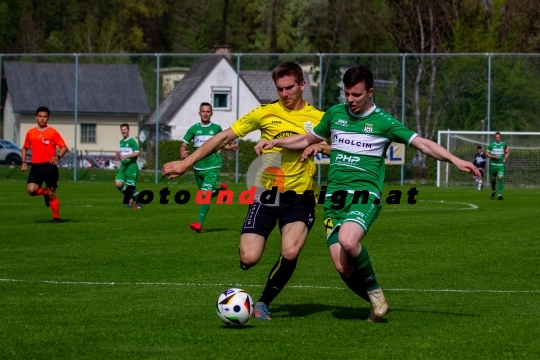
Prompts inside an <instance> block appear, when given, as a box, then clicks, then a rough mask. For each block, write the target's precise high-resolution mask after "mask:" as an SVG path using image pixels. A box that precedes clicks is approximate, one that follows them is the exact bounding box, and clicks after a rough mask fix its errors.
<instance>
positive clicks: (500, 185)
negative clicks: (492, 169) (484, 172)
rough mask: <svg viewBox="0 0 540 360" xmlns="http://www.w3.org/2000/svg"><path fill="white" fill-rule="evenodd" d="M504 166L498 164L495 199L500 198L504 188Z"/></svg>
mask: <svg viewBox="0 0 540 360" xmlns="http://www.w3.org/2000/svg"><path fill="white" fill-rule="evenodd" d="M504 168H505V166H504V165H503V166H499V171H498V172H497V199H498V200H502V199H503V196H502V193H503V189H504V170H505V169H504Z"/></svg>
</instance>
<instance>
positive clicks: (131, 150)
mask: <svg viewBox="0 0 540 360" xmlns="http://www.w3.org/2000/svg"><path fill="white" fill-rule="evenodd" d="M120 132H121V134H122V140H120V151H119V152H117V153H116V158H117V159H119V160H120V167H119V168H118V171H117V172H116V179H115V180H114V185H115V186H116V188H117V189H118V190H119V191H120V192H121V193H122V194H124V204H128V207H131V206H132V201H135V206H133V208H134V209H135V210H138V209H141V208H142V206H141V204H140V203H139V192H138V191H137V188H136V186H137V177H138V176H139V167H138V166H137V157H139V144H137V141H136V140H135V139H134V138H132V137H131V136H129V125H128V124H126V123H124V124H122V125H120ZM126 200H128V202H127V201H126Z"/></svg>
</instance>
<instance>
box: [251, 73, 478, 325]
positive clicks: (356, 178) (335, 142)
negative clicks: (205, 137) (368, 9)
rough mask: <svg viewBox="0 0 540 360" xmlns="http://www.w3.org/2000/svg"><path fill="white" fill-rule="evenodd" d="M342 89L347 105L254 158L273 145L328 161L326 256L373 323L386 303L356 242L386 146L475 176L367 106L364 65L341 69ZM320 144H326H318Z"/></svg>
mask: <svg viewBox="0 0 540 360" xmlns="http://www.w3.org/2000/svg"><path fill="white" fill-rule="evenodd" d="M343 84H344V86H343V88H344V92H345V98H346V99H347V102H346V103H343V104H338V105H335V106H333V107H331V108H330V109H329V110H328V111H326V113H325V115H324V116H323V118H322V120H321V122H320V123H319V125H317V126H316V127H315V128H314V129H313V130H312V131H311V132H310V133H307V134H305V135H295V136H291V137H287V138H283V139H275V140H266V141H261V142H259V144H257V146H256V147H255V151H256V152H257V153H258V154H260V152H261V150H264V149H269V148H272V147H274V146H277V147H282V148H286V149H304V148H305V151H304V153H303V155H302V159H306V158H307V157H309V156H311V155H314V154H316V153H318V152H323V153H325V154H326V155H329V156H330V170H329V173H328V187H327V194H326V198H325V203H324V226H325V228H326V242H327V244H328V247H329V251H330V257H331V258H332V261H333V262H334V266H335V268H336V270H337V271H338V272H339V274H340V275H341V277H342V279H343V281H344V282H345V284H347V286H348V287H349V288H350V289H351V290H352V291H354V292H355V293H356V294H357V295H359V296H360V297H362V298H363V299H365V300H367V301H369V302H370V303H371V313H370V315H369V317H368V321H373V322H378V321H380V320H381V318H382V316H384V315H385V314H386V312H387V311H388V303H387V301H386V298H385V296H384V294H383V292H382V290H381V288H380V286H379V283H378V282H377V279H376V278H375V273H374V271H373V266H372V265H371V261H370V258H369V255H368V252H367V250H366V248H365V247H364V246H362V243H361V242H362V239H363V238H364V236H365V235H366V233H367V232H368V230H369V227H370V225H371V224H372V223H373V221H374V220H375V219H376V218H377V215H378V214H379V211H380V210H381V200H380V199H381V192H382V188H383V183H384V175H385V162H384V156H385V154H386V150H387V149H388V146H389V145H390V143H391V142H399V143H404V144H407V145H412V146H413V147H415V148H417V149H418V150H419V151H421V152H422V153H424V154H426V155H429V156H432V157H434V158H435V159H437V160H440V161H446V162H450V163H453V164H454V165H456V166H457V167H458V169H460V170H461V171H465V172H472V173H475V174H476V175H479V172H478V170H477V169H476V167H475V166H474V165H473V164H472V163H470V162H468V161H464V160H461V159H459V158H457V157H456V156H454V155H452V154H451V153H449V152H448V151H447V150H446V149H444V148H443V147H441V146H439V145H438V144H436V143H434V142H433V141H430V140H428V139H424V138H422V137H420V136H418V134H416V133H415V132H414V131H411V130H409V129H407V128H406V127H404V126H403V125H402V124H401V123H400V122H399V121H398V120H396V119H395V118H393V117H392V116H391V115H390V114H388V113H386V112H385V111H384V110H383V109H381V108H379V107H377V106H376V105H375V104H373V103H372V102H371V97H372V95H373V74H372V73H371V71H370V70H369V69H368V68H367V67H366V66H365V65H360V66H357V67H355V68H351V69H349V70H347V72H346V73H345V75H344V76H343ZM323 140H329V141H330V142H331V145H322V144H319V143H320V142H321V141H323ZM312 144H313V145H312ZM310 145H311V146H310ZM358 195H359V196H358ZM360 200H361V201H360Z"/></svg>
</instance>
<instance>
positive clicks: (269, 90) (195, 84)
mask: <svg viewBox="0 0 540 360" xmlns="http://www.w3.org/2000/svg"><path fill="white" fill-rule="evenodd" d="M304 78H305V80H306V88H305V90H304V99H305V100H306V101H307V102H309V103H311V104H313V96H312V92H311V86H310V83H309V77H308V76H307V74H304ZM238 80H239V81H238ZM237 94H239V95H238V99H237ZM277 99H278V95H277V92H276V87H275V85H274V81H273V80H272V71H268V70H241V71H240V78H239V79H238V77H237V73H236V68H235V67H233V65H232V64H231V63H230V60H229V59H228V56H227V55H206V56H204V57H202V58H200V59H198V60H197V61H196V62H195V63H194V64H193V66H191V68H190V69H189V71H188V72H187V73H186V74H185V75H184V77H183V78H182V79H181V80H180V81H179V82H178V83H177V84H176V86H175V87H174V89H173V90H172V91H171V92H170V93H169V95H168V96H167V97H166V98H165V100H163V102H162V103H161V104H159V109H158V110H159V113H158V112H156V111H155V112H154V113H153V114H152V115H151V116H150V117H149V118H148V120H147V121H146V122H145V123H144V127H145V128H147V129H148V130H149V131H150V133H151V134H152V135H151V136H150V138H155V135H153V134H155V130H154V129H155V127H156V119H158V118H159V129H160V130H159V131H160V133H161V134H162V138H165V136H163V134H165V135H167V136H166V138H168V139H173V140H180V139H182V138H183V137H184V135H185V133H186V131H187V130H188V129H189V127H190V126H192V125H193V124H195V123H196V122H198V121H200V117H199V115H198V113H199V106H200V104H201V103H202V102H209V103H210V104H212V106H213V111H214V115H213V116H212V121H213V122H215V123H217V124H219V125H221V127H222V128H223V129H226V128H228V127H230V126H231V125H232V124H233V122H234V121H235V120H236V119H237V118H238V117H241V116H243V115H245V114H247V113H248V112H249V111H251V110H252V109H254V108H255V107H257V106H259V105H260V104H267V103H269V102H271V101H274V100H277ZM237 100H238V101H237ZM259 138H260V131H254V132H252V133H251V134H249V135H248V136H246V137H245V139H248V140H253V141H256V140H259Z"/></svg>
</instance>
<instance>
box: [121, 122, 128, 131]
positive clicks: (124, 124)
mask: <svg viewBox="0 0 540 360" xmlns="http://www.w3.org/2000/svg"><path fill="white" fill-rule="evenodd" d="M124 126H125V127H127V128H128V130H129V124H128V123H123V124H120V129H121V128H123V127H124Z"/></svg>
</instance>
